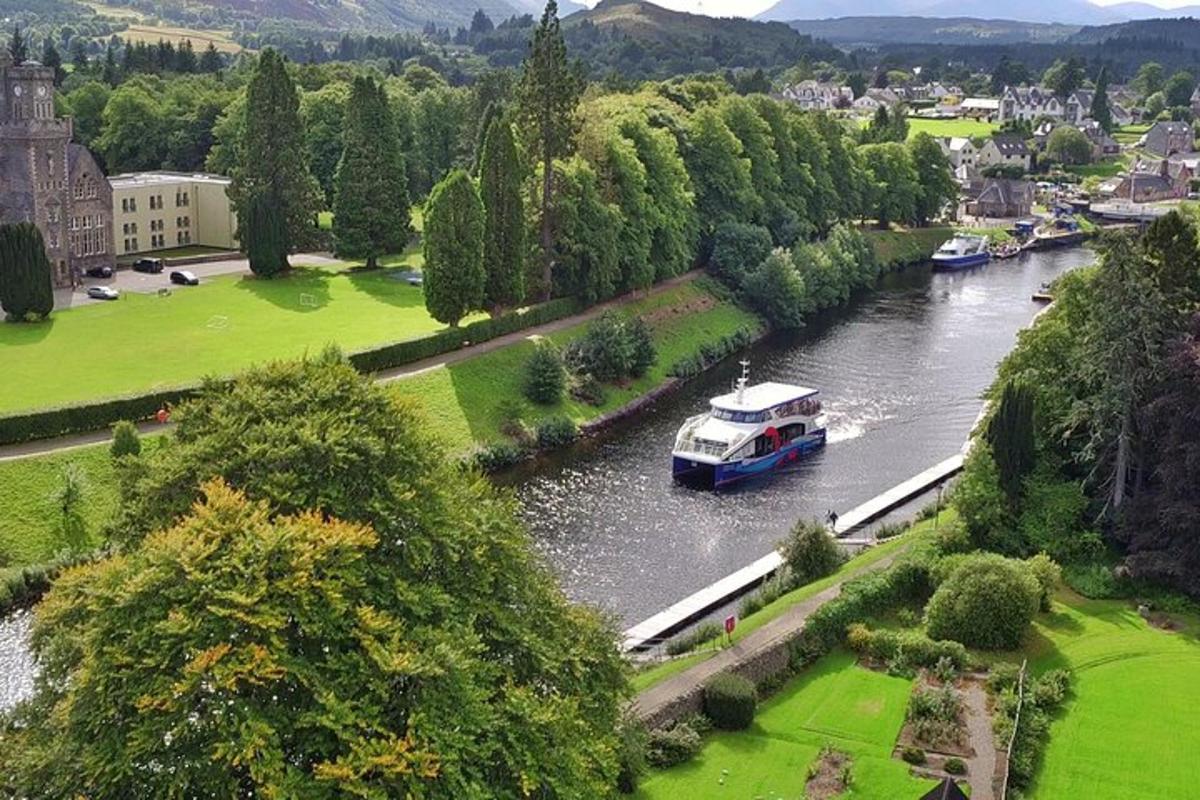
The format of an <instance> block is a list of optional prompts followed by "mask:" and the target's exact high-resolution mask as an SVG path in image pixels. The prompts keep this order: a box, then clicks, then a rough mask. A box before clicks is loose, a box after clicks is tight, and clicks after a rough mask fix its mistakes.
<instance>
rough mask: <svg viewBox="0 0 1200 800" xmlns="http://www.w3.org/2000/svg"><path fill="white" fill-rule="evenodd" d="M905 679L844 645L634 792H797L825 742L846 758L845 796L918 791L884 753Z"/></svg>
mask: <svg viewBox="0 0 1200 800" xmlns="http://www.w3.org/2000/svg"><path fill="white" fill-rule="evenodd" d="M912 683H913V682H912V680H910V679H908V678H902V677H896V676H892V675H887V674H885V673H883V672H875V671H872V670H867V669H864V668H862V667H859V666H858V665H856V664H855V663H854V658H853V656H851V655H850V654H849V653H847V652H845V651H841V650H838V651H835V652H833V653H831V654H830V655H828V656H825V657H824V658H822V659H820V660H819V661H818V662H817V663H816V664H814V665H813V666H812V667H810V668H808V669H806V670H805V671H804V672H803V673H802V674H801V675H800V676H798V677H797V678H795V679H793V680H792V681H791V682H790V683H789V684H788V685H787V686H786V687H784V689H783V690H782V691H780V692H779V693H777V694H776V695H774V696H773V697H771V699H769V700H767V701H766V702H765V703H763V704H762V706H761V708H760V709H759V711H758V713H757V715H756V716H755V720H754V724H753V725H752V726H751V727H750V728H749V730H746V731H744V732H740V733H727V732H716V733H713V734H711V735H710V736H709V737H708V739H707V741H706V742H705V746H704V749H703V750H702V751H701V752H700V754H699V756H697V757H696V758H695V759H693V760H692V761H689V762H688V763H686V764H683V765H681V766H678V767H673V768H671V769H668V770H663V771H657V772H654V773H652V774H651V775H650V776H648V777H647V779H646V780H645V783H644V784H643V785H642V787H641V789H640V790H639V791H638V792H637V794H636V795H634V796H635V797H638V798H642V800H668V798H671V799H673V798H681V797H686V798H690V800H708V799H709V798H733V797H736V798H755V797H762V798H783V797H788V798H792V797H802V796H803V795H804V784H805V782H806V781H807V778H808V767H809V765H810V764H812V763H813V762H814V761H816V760H817V758H818V754H819V753H820V750H821V747H822V746H823V745H825V744H831V745H832V746H833V747H835V748H836V749H838V750H840V751H842V752H845V753H848V754H849V755H850V756H851V758H852V759H853V763H852V766H851V767H850V777H851V780H850V784H851V786H852V790H851V793H850V795H849V796H853V797H855V798H863V799H864V800H866V798H878V799H879V800H895V798H904V797H920V796H921V794H922V793H923V792H925V791H928V790H929V788H930V787H931V786H933V782H932V781H928V780H922V779H919V778H915V777H913V776H911V775H910V774H909V768H908V765H907V764H905V763H904V762H902V761H900V760H898V759H893V758H892V757H891V753H892V746H893V745H894V744H895V741H896V738H897V736H898V735H899V733H900V728H901V727H902V726H903V724H904V713H905V707H906V706H907V703H908V696H909V693H910V692H911V690H912Z"/></svg>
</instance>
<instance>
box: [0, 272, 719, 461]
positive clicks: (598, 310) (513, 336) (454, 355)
mask: <svg viewBox="0 0 1200 800" xmlns="http://www.w3.org/2000/svg"><path fill="white" fill-rule="evenodd" d="M189 269H190V267H189ZM700 274H701V273H700V272H699V271H693V272H687V273H684V274H683V275H679V276H677V277H674V278H671V279H670V280H666V281H663V282H662V283H660V284H658V285H657V286H655V287H653V288H652V289H650V290H649V291H648V292H642V293H633V294H628V295H623V296H622V297H617V298H614V299H612V300H609V301H607V302H604V303H601V304H599V305H596V306H592V307H591V308H589V309H587V310H586V311H583V312H581V313H579V314H575V315H573V316H570V317H564V318H563V319H559V320H554V321H553V322H547V323H545V324H543V325H535V326H534V327H532V328H525V329H524V330H520V331H515V332H513V333H508V334H505V335H504V336H498V337H496V338H495V339H489V340H488V341H486V342H480V343H479V344H474V345H470V346H469V347H463V348H461V349H459V350H454V351H452V352H449V353H443V354H442V355H438V356H432V357H430V358H425V359H422V360H420V361H414V362H412V363H411V364H405V365H403V366H400V367H396V368H394V369H389V370H384V371H382V372H379V373H376V374H375V375H374V376H373V377H374V378H375V380H377V381H379V382H380V383H391V382H392V381H397V380H401V379H403V378H408V377H411V376H413V375H418V374H420V373H422V372H428V371H429V370H431V369H436V368H438V367H441V366H445V365H447V364H455V363H458V362H459V361H464V360H466V359H468V358H474V357H475V356H479V355H483V354H484V353H490V352H492V351H493V350H497V349H499V348H501V347H507V346H508V345H510V344H514V343H516V342H519V341H521V340H522V339H528V338H529V337H530V336H545V335H547V334H550V333H555V332H556V331H561V330H565V329H566V328H570V327H572V326H575V325H578V324H580V323H581V322H587V321H588V320H591V319H594V318H595V317H598V316H600V315H601V314H603V313H604V312H605V311H607V310H608V309H610V308H616V307H618V306H621V305H624V304H626V303H629V302H631V301H633V300H637V299H641V298H643V297H653V296H654V295H657V294H661V293H662V292H665V291H667V290H668V289H670V288H672V287H674V286H678V285H680V284H682V283H688V282H689V281H693V280H695V279H696V278H697V277H699V276H700ZM169 429H170V426H164V425H160V424H158V423H156V422H153V421H150V422H141V423H139V424H138V430H139V431H140V432H141V433H142V434H143V435H145V434H153V433H163V432H165V431H167V430H169ZM109 441H112V431H111V430H110V429H109V428H102V429H100V430H95V431H87V432H86V433H73V434H69V435H67V436H58V437H55V438H53V439H38V440H37V441H33V442H20V443H17V444H6V445H0V462H3V461H14V460H16V459H20V458H27V457H29V456H36V455H43V454H45V453H57V452H61V451H64V450H72V449H74V448H77V447H86V446H87V445H91V444H98V443H101V442H109Z"/></svg>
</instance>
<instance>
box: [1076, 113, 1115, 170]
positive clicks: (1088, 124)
mask: <svg viewBox="0 0 1200 800" xmlns="http://www.w3.org/2000/svg"><path fill="white" fill-rule="evenodd" d="M1078 127H1079V130H1080V131H1081V132H1082V133H1083V135H1084V136H1086V137H1087V138H1088V141H1089V142H1091V143H1092V160H1093V161H1102V160H1104V159H1106V158H1112V157H1114V156H1118V155H1120V154H1121V145H1120V144H1119V143H1118V142H1117V140H1116V139H1114V138H1112V137H1111V136H1109V135H1108V133H1107V132H1105V130H1104V128H1102V127H1101V126H1100V123H1099V122H1096V120H1094V119H1086V120H1084V121H1083V123H1082V124H1081V125H1079V126H1078Z"/></svg>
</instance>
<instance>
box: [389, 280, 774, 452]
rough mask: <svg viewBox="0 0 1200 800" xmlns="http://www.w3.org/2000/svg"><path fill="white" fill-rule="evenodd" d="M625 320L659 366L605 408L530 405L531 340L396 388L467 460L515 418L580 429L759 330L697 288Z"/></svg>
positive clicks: (560, 339)
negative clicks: (676, 367) (677, 369)
mask: <svg viewBox="0 0 1200 800" xmlns="http://www.w3.org/2000/svg"><path fill="white" fill-rule="evenodd" d="M621 313H624V314H628V315H636V316H640V317H641V318H642V319H644V320H645V321H646V322H647V324H648V325H649V327H650V331H651V334H652V336H653V339H654V347H655V350H656V352H657V354H658V358H657V361H656V362H655V364H654V365H653V366H652V367H651V368H650V370H649V371H648V372H647V373H646V375H645V376H643V377H641V378H639V379H637V380H634V381H630V382H628V383H627V384H624V385H620V386H606V387H605V389H606V391H605V396H604V402H603V403H601V404H600V405H598V406H593V405H588V404H585V403H583V402H580V401H578V400H576V399H574V398H572V397H570V396H566V397H564V398H563V400H561V401H560V402H559V403H557V404H555V405H552V406H537V405H534V404H533V403H531V402H530V401H528V400H526V399H525V397H524V394H523V392H522V384H523V378H524V365H525V361H526V360H527V359H528V358H529V356H530V354H531V353H532V352H533V349H534V346H535V343H534V340H533V339H532V338H530V339H526V340H523V341H522V342H520V343H519V344H515V345H511V346H508V347H503V348H500V349H498V350H493V351H492V352H489V353H484V354H482V355H479V356H476V357H474V358H469V359H466V360H464V361H460V362H457V363H454V364H448V365H445V366H440V367H437V368H435V369H432V370H429V371H428V372H423V373H421V374H419V375H415V376H412V377H409V378H405V379H403V380H400V381H397V382H396V383H394V384H392V385H391V388H392V390H393V391H395V392H396V393H397V394H398V395H401V396H404V397H408V398H411V399H412V400H413V401H414V402H416V403H417V404H418V405H420V406H421V407H422V408H424V409H426V411H427V412H428V413H429V416H430V418H431V419H433V420H435V421H436V426H437V429H438V431H439V432H440V433H441V434H442V436H443V438H444V439H445V441H446V442H447V443H448V445H449V446H450V447H451V448H452V449H454V450H456V451H459V452H463V451H466V450H469V449H471V448H472V447H473V446H474V445H475V444H477V443H487V442H495V441H499V440H501V439H503V438H505V436H504V433H503V432H502V431H501V428H502V427H503V426H504V424H505V422H506V421H507V420H512V419H514V418H519V419H521V420H523V421H525V422H526V423H529V424H536V422H537V421H538V420H539V419H544V418H547V417H554V416H566V417H569V418H571V419H572V420H574V421H575V422H576V423H583V422H587V421H588V420H591V419H595V418H596V417H598V416H600V415H602V414H605V413H607V412H610V411H613V410H615V409H617V408H620V407H621V406H623V405H625V404H626V403H628V402H630V401H631V400H634V399H636V398H638V397H640V396H641V395H643V394H645V393H646V392H648V391H650V390H651V389H653V388H655V387H657V386H660V385H661V384H662V383H663V382H664V381H665V380H666V379H667V377H668V373H669V370H670V369H671V366H672V365H673V364H675V362H677V361H679V360H680V359H682V358H685V357H687V356H690V355H691V354H692V353H694V352H696V350H697V349H699V348H700V346H701V345H704V344H707V343H711V342H715V341H717V340H719V339H721V338H722V337H724V336H727V335H729V334H731V333H733V332H734V331H736V330H738V329H739V328H745V327H755V328H759V327H761V325H762V323H761V322H760V321H759V320H758V318H757V317H755V316H754V315H753V314H750V313H749V312H747V311H745V310H743V309H741V308H738V307H737V306H736V305H734V304H732V303H730V302H728V301H725V300H722V299H720V298H719V297H717V296H716V295H714V294H712V293H711V292H709V291H708V290H707V289H705V288H704V287H703V286H702V285H698V284H696V283H686V284H681V285H679V286H675V287H672V288H670V289H669V290H667V291H664V292H662V293H660V294H657V295H654V296H652V297H648V298H645V299H642V300H638V301H635V302H632V303H630V304H628V305H627V306H625V307H623V308H622V310H621ZM586 328H587V325H586V324H582V325H576V326H574V327H571V328H567V329H565V330H562V331H558V332H556V333H554V334H552V335H550V336H549V337H548V338H549V339H550V340H551V341H553V342H554V343H555V344H557V345H559V346H562V345H565V344H566V343H568V342H570V341H571V340H572V339H575V338H578V337H579V336H581V335H582V334H583V332H584V331H585V330H586Z"/></svg>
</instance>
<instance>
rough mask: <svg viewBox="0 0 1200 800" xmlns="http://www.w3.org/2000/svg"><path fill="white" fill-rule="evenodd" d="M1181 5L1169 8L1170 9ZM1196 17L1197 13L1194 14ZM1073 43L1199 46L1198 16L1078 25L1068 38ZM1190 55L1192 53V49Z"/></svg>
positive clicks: (1174, 10) (1196, 47) (1187, 47)
mask: <svg viewBox="0 0 1200 800" xmlns="http://www.w3.org/2000/svg"><path fill="white" fill-rule="evenodd" d="M1182 10H1184V9H1174V8H1173V9H1171V12H1172V13H1174V12H1176V11H1182ZM1197 16H1198V17H1200V13H1198V14H1197ZM1068 42H1069V43H1070V44H1074V45H1100V44H1106V43H1107V44H1113V43H1119V44H1121V45H1122V46H1125V47H1129V46H1133V45H1140V46H1142V47H1145V48H1147V49H1153V48H1156V47H1157V48H1161V49H1164V50H1165V49H1167V48H1179V49H1183V50H1190V51H1195V50H1200V19H1193V18H1186V19H1141V20H1134V21H1132V22H1121V23H1118V24H1115V25H1097V26H1094V27H1089V28H1081V29H1080V30H1079V31H1078V32H1077V33H1075V34H1073V35H1072V36H1071V38H1070V39H1069V40H1068ZM1193 55H1194V53H1193Z"/></svg>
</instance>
